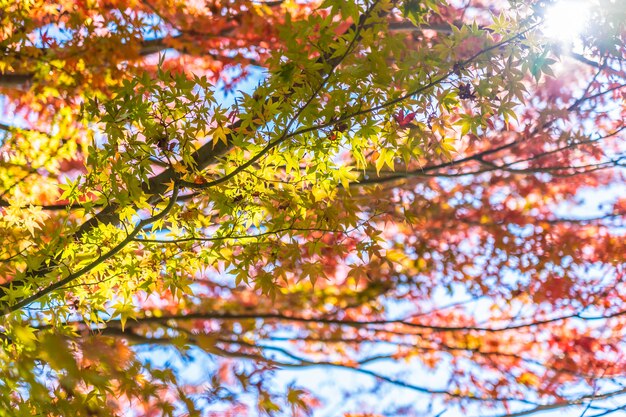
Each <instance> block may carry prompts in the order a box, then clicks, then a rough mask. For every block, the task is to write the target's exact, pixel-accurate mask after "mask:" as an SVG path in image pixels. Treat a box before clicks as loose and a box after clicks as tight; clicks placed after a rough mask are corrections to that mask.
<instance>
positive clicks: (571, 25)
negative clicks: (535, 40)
mask: <svg viewBox="0 0 626 417" xmlns="http://www.w3.org/2000/svg"><path fill="white" fill-rule="evenodd" d="M589 11H590V10H589V2H588V1H576V0H574V1H571V0H570V1H567V0H562V1H559V2H556V3H555V4H554V5H552V6H550V7H549V8H548V9H547V10H546V14H545V25H544V30H543V33H544V35H546V36H547V37H549V38H552V39H555V40H556V41H559V42H562V43H568V44H571V43H573V42H574V41H575V40H576V38H578V36H579V35H580V34H581V33H582V32H583V30H584V29H585V26H586V25H587V22H588V18H589Z"/></svg>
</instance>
